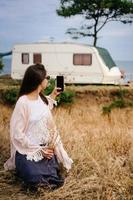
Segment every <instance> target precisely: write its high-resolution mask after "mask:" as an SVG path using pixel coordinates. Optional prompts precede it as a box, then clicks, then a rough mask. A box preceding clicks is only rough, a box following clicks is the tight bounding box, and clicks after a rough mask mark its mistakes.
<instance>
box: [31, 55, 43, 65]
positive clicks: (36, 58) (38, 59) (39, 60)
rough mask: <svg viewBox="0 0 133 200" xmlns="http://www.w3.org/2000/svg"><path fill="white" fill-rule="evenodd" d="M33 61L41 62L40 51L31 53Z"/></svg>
mask: <svg viewBox="0 0 133 200" xmlns="http://www.w3.org/2000/svg"><path fill="white" fill-rule="evenodd" d="M33 63H34V64H36V63H42V55H41V54H40V53H34V54H33Z"/></svg>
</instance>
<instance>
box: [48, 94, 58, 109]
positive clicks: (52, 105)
mask: <svg viewBox="0 0 133 200" xmlns="http://www.w3.org/2000/svg"><path fill="white" fill-rule="evenodd" d="M46 98H47V100H48V105H49V108H50V110H52V109H53V107H54V105H55V106H57V101H55V100H54V99H52V98H51V97H50V96H46Z"/></svg>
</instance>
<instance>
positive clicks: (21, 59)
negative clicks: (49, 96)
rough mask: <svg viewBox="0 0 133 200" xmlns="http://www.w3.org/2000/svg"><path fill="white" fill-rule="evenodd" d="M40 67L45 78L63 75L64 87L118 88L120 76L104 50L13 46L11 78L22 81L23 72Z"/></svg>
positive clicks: (74, 46)
mask: <svg viewBox="0 0 133 200" xmlns="http://www.w3.org/2000/svg"><path fill="white" fill-rule="evenodd" d="M34 63H42V64H44V66H45V68H46V70H47V72H48V74H49V75H50V76H51V77H53V78H55V77H56V76H57V75H63V76H64V78H65V83H80V84H92V83H96V84H97V83H98V84H119V83H120V81H121V72H120V70H119V68H118V67H116V65H115V63H114V61H113V60H112V58H111V56H110V54H109V53H108V51H107V50H106V49H103V48H98V47H92V46H88V45H86V44H76V43H53V42H51V43H47V42H41V43H39V42H38V43H32V44H17V45H15V46H14V48H13V52H12V67H11V77H12V78H13V79H22V77H23V75H24V72H25V70H26V68H27V67H28V66H29V65H32V64H34Z"/></svg>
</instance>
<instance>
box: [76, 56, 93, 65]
mask: <svg viewBox="0 0 133 200" xmlns="http://www.w3.org/2000/svg"><path fill="white" fill-rule="evenodd" d="M73 64H74V65H91V64H92V54H74V55H73Z"/></svg>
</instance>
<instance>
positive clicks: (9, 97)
mask: <svg viewBox="0 0 133 200" xmlns="http://www.w3.org/2000/svg"><path fill="white" fill-rule="evenodd" d="M17 96H18V88H12V89H8V90H5V91H4V92H3V94H2V99H3V101H4V102H5V103H7V104H11V105H13V104H15V103H16V100H17Z"/></svg>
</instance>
